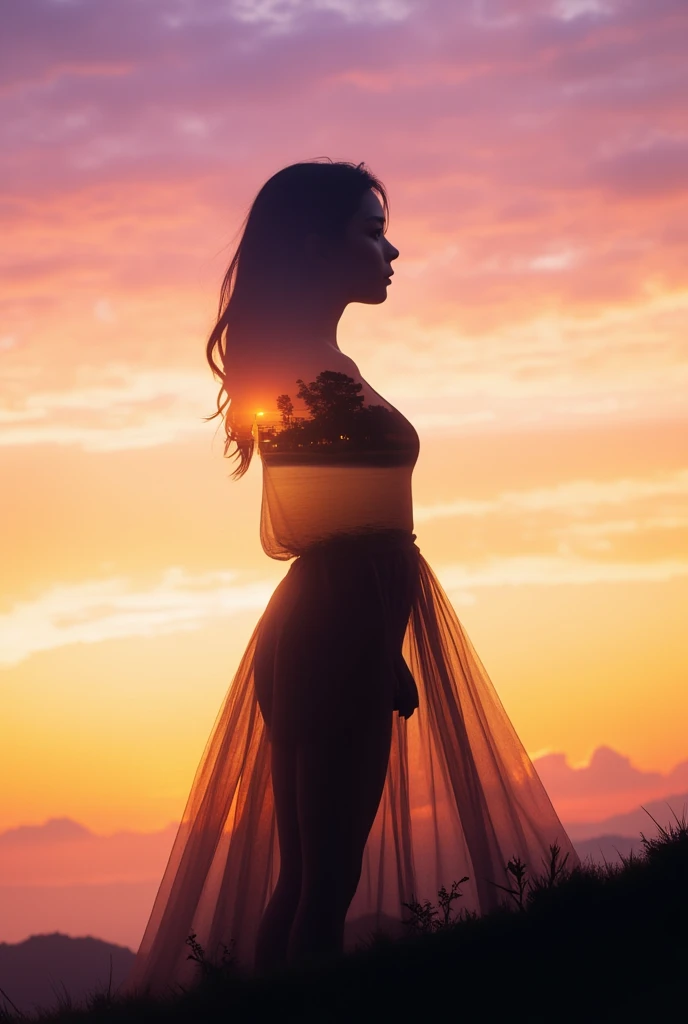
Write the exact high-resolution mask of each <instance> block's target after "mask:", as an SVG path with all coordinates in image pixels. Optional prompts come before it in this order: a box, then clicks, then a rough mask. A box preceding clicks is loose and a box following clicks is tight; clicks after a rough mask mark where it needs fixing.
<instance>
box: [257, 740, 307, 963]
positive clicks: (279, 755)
mask: <svg viewBox="0 0 688 1024" xmlns="http://www.w3.org/2000/svg"><path fill="white" fill-rule="evenodd" d="M271 773H272V789H273V794H274V800H275V816H276V818H277V834H278V836H279V848H280V873H279V878H278V880H277V884H276V886H275V889H274V891H273V893H272V896H271V897H270V901H269V903H268V905H267V907H266V908H265V912H264V913H263V917H262V919H261V922H260V928H259V929H258V936H257V939H256V955H255V966H256V969H257V970H258V971H271V970H274V969H275V968H279V967H282V966H284V964H285V963H286V955H287V941H288V939H289V931H290V929H291V926H292V923H293V920H294V915H295V913H296V908H297V905H298V902H299V895H300V892H301V843H300V838H299V824H298V818H297V813H296V748H295V747H294V746H293V745H292V744H288V743H276V742H274V741H273V742H272V744H271Z"/></svg>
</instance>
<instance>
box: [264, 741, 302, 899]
mask: <svg viewBox="0 0 688 1024" xmlns="http://www.w3.org/2000/svg"><path fill="white" fill-rule="evenodd" d="M296 754H297V749H296V747H295V746H294V744H293V743H280V742H275V741H273V742H272V744H271V751H270V757H271V774H272V792H273V796H274V800H275V817H276V818H277V833H278V837H279V851H280V878H281V879H282V880H288V881H290V882H293V883H294V884H298V885H300V882H301V842H300V838H299V821H298V814H297V802H296Z"/></svg>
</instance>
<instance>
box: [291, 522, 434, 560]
mask: <svg viewBox="0 0 688 1024" xmlns="http://www.w3.org/2000/svg"><path fill="white" fill-rule="evenodd" d="M415 541H416V534H415V533H413V532H412V531H411V530H403V529H398V528H396V527H394V528H390V529H384V530H370V531H366V532H365V533H338V534H334V535H333V536H332V537H327V538H326V539H325V540H321V541H316V542H315V543H314V544H311V545H309V547H308V548H306V550H305V551H302V552H301V553H300V554H299V555H298V556H297V559H296V561H298V562H303V561H309V560H311V559H313V558H318V557H320V556H323V555H335V556H336V555H344V556H350V555H354V554H358V553H364V552H365V553H367V552H369V551H370V552H373V551H387V550H393V549H402V550H403V549H406V550H411V549H413V548H415V549H416V551H419V550H420V549H419V548H418V545H417V544H416V543H415Z"/></svg>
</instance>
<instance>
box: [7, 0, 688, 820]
mask: <svg viewBox="0 0 688 1024" xmlns="http://www.w3.org/2000/svg"><path fill="white" fill-rule="evenodd" d="M13 6H14V9H13V10H12V11H10V12H9V14H8V16H7V18H6V20H8V21H9V23H10V24H9V25H8V28H9V30H10V31H9V32H8V33H5V38H6V40H7V39H11V40H12V43H11V46H12V50H11V53H10V54H9V56H8V60H7V61H6V62H3V61H0V66H1V67H2V68H3V71H2V73H1V74H2V77H1V79H0V107H1V108H2V114H3V116H2V118H1V119H0V121H1V122H2V124H3V127H2V129H1V134H2V142H3V146H2V150H3V152H4V153H5V156H4V157H3V163H2V168H1V169H0V180H1V181H2V186H3V188H2V192H3V195H4V199H3V200H2V204H1V205H0V227H1V234H2V240H3V241H2V247H1V248H2V282H3V283H2V293H1V295H0V306H1V311H2V326H1V328H0V465H1V473H2V481H3V483H2V487H3V497H2V502H0V527H1V533H0V536H1V537H2V549H1V551H0V564H1V567H2V572H1V573H0V702H1V705H0V706H1V711H2V714H1V717H2V730H3V736H2V744H0V772H1V773H2V777H3V778H4V779H5V780H6V783H7V780H9V785H8V784H6V785H5V786H4V787H3V792H2V796H0V830H2V829H8V828H11V827H14V826H16V825H19V824H28V823H38V822H41V821H43V820H44V819H46V818H48V817H52V816H69V817H71V818H74V819H76V820H77V821H79V822H83V823H84V824H85V825H87V826H88V827H90V828H92V829H93V830H95V831H96V832H103V833H106V832H108V831H114V830H116V829H119V828H135V829H141V830H144V831H152V830H154V829H158V828H162V827H163V826H165V825H166V824H167V823H168V822H170V821H172V820H178V818H179V816H180V815H181V812H182V810H183V806H184V802H185V799H186V796H187V793H188V790H189V787H190V783H191V779H192V776H193V772H194V769H195V767H196V764H197V762H198V759H199V757H200V755H201V752H202V749H203V746H204V743H205V740H206V738H207V736H208V734H209V732H210V729H211V727H212V724H213V721H214V717H215V714H216V712H217V710H218V709H219V706H220V703H221V700H222V697H223V694H224V692H225V690H226V687H227V686H228V685H229V682H230V681H231V678H232V673H233V671H234V669H235V668H236V666H237V664H238V661H239V658H240V656H241V653H242V651H243V649H244V647H245V644H246V642H247V640H248V637H249V635H250V633H251V632H252V630H253V628H254V626H255V623H256V621H257V619H258V617H259V615H260V613H261V611H262V609H263V608H264V607H265V605H266V603H267V600H268V598H269V596H270V594H271V592H272V590H273V588H274V586H275V585H276V584H277V582H278V581H279V579H280V578H281V576H282V575H283V574H284V572H285V571H286V569H287V565H286V564H285V563H278V562H273V561H270V560H268V559H267V558H266V557H265V555H264V554H263V552H262V551H261V549H260V544H259V540H258V515H259V507H260V469H259V466H258V464H257V463H256V465H255V466H252V468H251V471H250V472H249V473H248V475H247V476H246V477H245V478H244V479H243V480H242V481H240V482H239V483H234V482H231V481H229V480H228V474H229V472H230V469H231V468H232V464H231V463H229V462H228V461H226V460H224V459H223V458H222V436H221V432H218V430H217V426H218V421H217V420H215V421H213V422H212V423H204V422H203V419H202V417H203V416H205V415H208V414H209V413H211V412H212V410H213V408H214V402H215V394H216V384H215V382H214V381H213V379H212V377H211V374H210V371H209V369H208V367H207V365H206V363H205V359H204V344H205V338H206V335H207V333H208V331H209V329H210V327H211V326H212V322H213V314H214V311H215V306H216V303H217V298H218V293H219V285H220V281H221V279H222V276H223V274H224V270H225V269H226V266H227V264H228V262H229V259H230V257H231V253H232V241H233V239H234V238H235V236H236V232H237V231H238V229H239V226H240V224H241V221H242V219H243V217H244V215H245V213H246V212H247V209H248V206H249V204H250V202H251V200H252V197H253V195H254V194H255V192H256V191H257V189H258V188H259V187H260V185H261V184H262V182H263V181H264V180H265V179H266V178H267V177H269V175H270V174H272V173H274V172H275V171H276V170H278V169H279V168H280V167H282V166H284V165H286V164H288V163H291V162H294V161H296V160H299V159H308V158H311V157H315V156H320V155H323V154H327V155H329V156H331V157H333V158H335V159H336V158H343V159H352V160H356V161H358V160H365V161H366V162H367V163H368V164H369V166H370V167H371V169H372V170H373V171H374V172H375V173H376V174H378V175H379V176H380V177H381V178H382V180H383V181H384V182H385V184H386V186H387V188H388V190H389V193H390V199H391V222H390V226H389V237H390V239H391V241H392V242H393V243H394V244H395V245H396V246H397V247H398V248H399V250H400V253H401V255H400V257H399V259H398V260H397V261H396V263H395V271H396V273H395V277H394V281H393V284H392V286H391V288H390V294H389V298H388V300H387V302H386V303H385V304H384V305H382V306H374V307H363V306H356V307H350V308H349V309H348V310H347V312H346V313H345V316H344V318H343V320H342V323H341V330H340V336H339V344H340V347H341V348H342V349H343V350H344V351H345V352H347V353H348V354H350V355H351V356H352V357H353V358H354V359H355V361H356V363H357V364H358V366H359V367H360V369H361V372H362V373H363V375H364V377H365V379H366V380H367V381H368V382H369V383H370V384H371V385H372V387H373V388H374V389H375V390H376V391H377V392H379V393H380V394H381V395H383V396H384V397H385V398H386V399H387V400H388V401H389V402H391V403H392V404H393V405H394V406H396V407H397V408H398V409H400V410H401V411H402V412H403V413H404V415H406V416H407V417H408V418H409V419H410V420H411V421H412V422H413V423H414V425H415V426H416V428H417V430H418V433H419V435H420V439H421V451H420V457H419V460H418V463H417V466H416V470H415V473H414V507H415V532H416V534H417V543H418V546H419V547H420V549H421V550H422V552H423V554H424V555H425V557H426V558H427V559H428V561H429V562H430V564H431V565H432V566H433V568H434V569H435V571H436V572H437V574H438V576H439V578H440V580H441V582H442V583H443V585H444V586H445V589H446V590H447V592H448V593H449V595H450V597H451V599H452V601H453V603H454V604H455V607H456V609H457V612H458V614H459V617H460V619H461V621H462V623H463V625H464V626H465V628H466V630H467V632H468V634H469V636H470V637H471V639H472V641H473V643H474V645H475V647H476V649H477V651H478V652H479V654H480V657H481V659H482V661H483V662H484V664H485V666H486V668H487V669H488V672H489V673H490V675H491V678H492V680H493V682H494V683H495V686H496V687H497V690H498V692H499V694H500V697H501V698H502V701H503V703H504V705H505V707H506V710H507V712H508V714H509V715H510V717H511V719H512V721H513V722H514V725H515V727H516V729H517V731H518V733H519V735H520V736H521V738H522V740H523V742H524V744H525V746H526V748H527V750H528V751H529V753H530V754H531V756H532V757H536V758H537V757H540V756H542V755H544V754H547V753H553V752H559V753H563V754H565V755H566V757H567V759H568V763H569V765H570V766H571V767H572V768H573V767H575V766H580V765H582V764H584V763H587V762H588V760H589V759H590V757H591V755H592V753H593V751H594V750H595V749H596V748H597V747H599V746H602V745H605V746H609V747H611V748H613V749H614V750H616V751H618V752H620V753H621V754H623V755H624V756H627V757H629V758H630V759H631V761H632V763H633V764H634V765H635V766H637V767H638V768H640V769H642V770H644V771H658V772H663V773H667V772H669V771H670V770H671V769H672V768H673V767H674V766H675V765H676V764H677V763H678V762H680V761H681V760H685V759H686V758H687V757H688V745H687V744H686V739H685V733H686V730H685V722H686V721H687V720H688V686H687V685H686V684H687V682H688V679H687V668H688V649H687V646H686V641H685V609H686V607H688V431H687V429H686V428H687V424H688V407H687V403H686V394H687V388H688V350H687V347H686V337H687V331H686V327H687V326H688V270H687V267H688V260H687V259H686V255H687V248H688V212H687V210H688V205H687V204H686V190H687V188H688V186H687V184H686V182H688V173H687V172H688V135H687V133H686V119H685V114H686V100H685V97H686V95H688V90H687V89H686V88H685V86H686V82H685V79H686V77H687V72H686V70H685V61H684V59H683V58H684V56H685V46H684V44H685V34H686V33H685V27H686V19H685V9H684V8H683V7H682V5H681V3H680V2H678V0H676V2H669V0H667V2H665V3H662V4H661V5H660V6H658V7H657V8H655V7H653V5H642V4H638V3H631V2H621V0H618V2H615V0H609V2H602V0H559V2H556V0H552V2H544V0H542V2H540V0H538V2H536V0H523V2H520V3H516V2H508V0H503V2H496V0H495V2H494V3H465V4H462V3H459V4H456V3H455V2H450V0H444V2H441V0H436V2H430V0H428V2H424V3H412V2H410V0H409V2H408V3H402V2H401V0H399V2H397V0H389V2H385V3H383V2H382V0H380V2H371V0H368V2H367V3H365V4H364V3H358V2H356V0H342V2H341V3H337V4H334V3H325V2H319V3H318V2H306V0H303V2H297V0H290V2H289V3H286V4H283V5H281V6H279V5H277V4H273V3H271V2H267V0H266V2H261V3H258V2H254V0H250V2H249V0H241V2H235V3H233V4H228V3H225V2H224V0H222V2H221V0H211V2H206V3H201V2H200V0H197V2H193V0H190V2H188V3H186V4H182V3H180V2H173V0H152V2H151V3H148V4H146V5H141V4H138V3H134V2H133V0H121V2H119V3H118V4H116V5H98V4H92V3H91V4H89V3H84V2H74V3H57V2H56V0H26V2H24V3H22V4H21V5H16V6H15V5H13ZM115 8H116V9H117V10H116V11H115ZM682 12H683V17H682ZM682 32H683V37H682V34H681V33H682ZM2 45H3V46H9V45H10V43H9V42H7V41H6V42H5V43H3V44H2ZM10 58H11V59H10ZM266 293H269V281H266ZM612 783H613V780H610V782H609V791H608V792H607V791H606V790H604V787H602V791H601V792H600V794H598V796H599V799H598V801H597V803H596V804H595V812H594V814H591V817H594V816H598V817H601V816H602V814H603V812H606V813H609V814H611V813H613V811H614V809H615V808H616V807H617V804H616V803H615V799H616V797H615V795H614V788H613V784H612ZM553 799H554V800H555V804H556V794H553ZM581 817H583V815H581Z"/></svg>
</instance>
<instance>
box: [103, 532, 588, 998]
mask: <svg viewBox="0 0 688 1024" xmlns="http://www.w3.org/2000/svg"><path fill="white" fill-rule="evenodd" d="M414 541H415V534H412V533H407V532H406V531H399V530H388V531H381V532H378V533H374V534H368V535H360V536H352V537H347V538H341V539H337V540H335V541H330V542H327V543H325V544H321V545H317V546H316V547H315V548H311V549H309V550H308V552H306V553H305V554H303V555H301V556H299V557H298V558H297V559H295V561H293V562H292V564H291V566H290V569H289V571H288V573H287V575H286V576H285V577H284V579H283V580H282V581H281V582H280V584H279V585H278V586H277V588H276V590H275V592H274V593H273V595H272V597H271V599H270V601H269V603H268V606H267V608H266V610H265V612H264V613H263V615H262V616H261V618H260V620H259V622H258V623H257V625H256V628H255V630H254V632H253V634H252V636H251V638H250V640H249V643H248V646H247V648H246V650H245V652H244V655H243V657H242V659H241V662H240V664H239V667H238V669H237V671H236V674H235V676H234V679H233V681H232V683H231V685H230V687H229V690H228V693H227V695H226V697H225V700H224V702H223V704H222V707H221V708H220V711H219V713H218V716H217V718H216V721H215V724H214V726H213V729H212V732H211V735H210V737H209V739H208V742H207V744H206V748H205V750H204V753H203V756H202V758H201V761H200V764H199V766H198V769H197V771H196V775H195V777H194V780H193V784H192V787H191V792H190V795H189V798H188V801H187V805H186V808H185V810H184V814H183V816H182V821H181V823H180V826H179V830H178V833H177V836H176V838H175V842H174V845H173V848H172V852H171V854H170V858H169V861H168V864H167V867H166V869H165V872H164V875H163V878H162V882H161V884H160V888H159V890H158V894H157V897H156V899H155V903H154V906H153V909H152V913H151V916H150V919H149V922H148V925H147V927H146V930H145V933H144V936H143V939H142V941H141V945H140V947H139V950H138V953H137V956H136V960H135V962H134V966H133V968H132V971H131V972H130V975H129V977H128V978H127V980H126V982H125V984H124V986H123V988H122V989H120V991H122V990H123V991H150V992H151V993H153V994H156V993H163V992H165V991H166V990H168V989H169V988H174V987H175V985H176V983H181V984H184V985H188V984H192V983H193V982H194V980H195V979H196V977H197V975H198V968H197V965H196V964H194V963H193V962H192V961H190V960H188V959H187V956H188V953H189V949H188V946H186V945H185V940H186V938H187V936H188V935H189V934H190V933H191V932H195V933H196V936H197V940H198V941H199V942H200V943H201V945H202V946H203V948H204V950H205V952H206V956H207V957H208V958H210V959H215V958H219V956H220V955H221V951H222V945H223V944H225V945H228V946H229V945H230V944H231V948H232V950H233V953H234V955H235V957H236V958H237V959H238V960H239V962H240V963H241V964H242V965H243V966H245V967H247V968H249V969H250V968H252V967H253V955H254V946H255V941H256V933H257V930H258V926H259V924H260V919H261V916H262V913H263V910H264V908H265V906H266V904H267V902H268V900H269V898H270V895H271V893H272V890H273V888H274V885H275V883H276V881H277V877H278V874H279V844H278V837H277V827H276V820H275V810H274V804H273V796H272V785H271V772H270V742H271V737H279V738H281V739H282V738H284V739H293V740H294V741H295V742H303V743H307V742H308V739H309V736H312V735H314V734H316V733H317V734H318V735H323V730H332V729H340V728H345V729H348V730H350V732H351V734H352V736H354V737H355V728H356V720H357V709H358V707H359V705H360V703H361V694H362V690H361V688H362V687H366V688H367V689H366V694H365V704H366V707H370V701H371V698H372V699H374V700H379V701H380V702H381V703H382V704H384V705H385V706H386V707H388V708H389V709H390V712H393V725H392V743H391V750H390V757H389V763H388V769H387V776H386V781H385V786H384V791H383V794H382V798H381V801H380V805H379V807H378V811H377V815H376V818H375V821H374V824H373V827H372V829H371V831H370V834H369V836H368V840H367V843H366V847H365V851H364V857H363V870H362V874H361V878H360V882H359V885H358V888H357V890H356V894H355V896H354V899H353V901H352V903H351V906H350V908H349V911H348V914H347V928H346V940H345V942H346V945H347V946H352V945H354V944H355V942H356V941H358V940H359V939H360V938H361V937H363V936H364V935H366V934H369V933H370V932H371V931H373V930H382V931H387V932H389V933H390V934H400V933H402V932H403V931H404V930H405V929H404V926H403V924H402V922H403V920H405V919H407V918H408V916H409V912H408V910H407V909H406V908H405V907H404V903H408V902H410V901H411V900H412V899H413V898H418V899H420V900H423V899H426V898H427V899H430V900H431V901H433V902H435V901H436V898H437V892H438V890H439V888H440V887H441V886H442V885H444V886H446V887H447V888H448V889H449V888H450V886H451V883H452V881H454V880H457V881H458V880H459V879H460V878H463V877H464V876H466V875H468V876H469V880H468V881H467V882H464V883H463V885H462V886H461V892H462V897H461V899H460V901H459V905H460V906H461V907H465V908H466V909H467V910H474V911H476V912H477V913H479V914H482V913H485V912H487V911H489V910H491V909H493V908H496V907H497V906H498V905H500V904H501V903H503V902H504V897H505V894H504V893H503V892H502V890H501V889H499V888H498V885H508V884H509V878H510V876H509V874H508V872H507V864H508V862H509V860H510V859H512V858H513V857H516V856H519V857H520V858H521V859H522V860H523V861H524V862H525V864H526V866H527V868H528V872H529V875H530V876H531V877H532V876H533V875H534V874H539V873H541V872H542V871H543V870H544V869H545V864H546V862H547V860H548V858H549V846H550V844H552V843H554V842H556V843H557V844H558V846H559V848H560V849H561V856H562V857H564V856H565V855H566V854H568V860H567V862H566V863H567V867H568V868H573V867H574V866H576V865H579V864H580V858H579V857H578V855H577V853H576V851H575V849H574V847H573V845H572V843H571V841H570V839H569V838H568V836H567V835H566V832H565V830H564V828H563V826H562V824H561V822H560V821H559V818H558V817H557V814H556V812H555V810H554V808H553V806H552V803H551V801H550V799H549V797H548V795H547V792H546V790H545V788H544V786H543V785H542V782H541V781H540V778H539V776H538V775H537V773H536V771H535V768H534V766H533V764H532V762H531V761H530V759H529V757H528V755H527V753H526V751H525V748H524V747H523V745H522V743H521V742H520V740H519V738H518V736H517V734H516V732H515V730H514V727H513V725H512V724H511V722H510V720H509V718H508V716H507V714H506V711H505V710H504V707H503V706H502V703H501V701H500V699H499V697H498V695H497V693H496V691H495V688H494V686H493V684H492V682H491V681H490V679H489V677H488V675H487V672H486V671H485V668H484V667H483V665H482V663H481V662H480V659H479V657H478V655H477V654H476V652H475V650H474V648H473V646H472V644H471V642H470V640H469V638H468V636H467V634H466V632H465V630H464V629H463V627H462V626H461V623H460V622H459V620H458V618H457V616H456V613H455V611H454V609H453V608H452V605H451V603H450V601H449V599H448V597H447V596H446V594H445V593H444V591H443V589H442V587H441V585H440V583H439V581H438V580H437V577H436V576H435V575H434V573H433V571H432V569H431V568H430V566H429V564H428V563H427V561H426V560H425V559H424V558H423V556H422V554H421V553H420V550H419V549H418V547H417V545H416V544H415V543H414ZM371 690H372V693H371ZM495 883H497V884H495Z"/></svg>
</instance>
